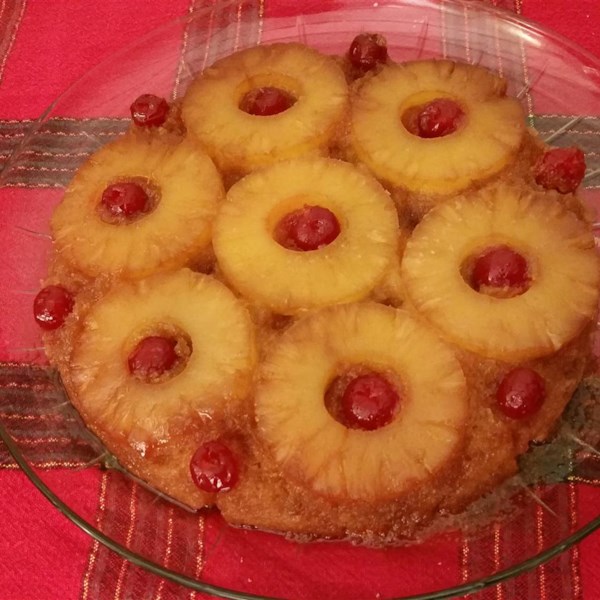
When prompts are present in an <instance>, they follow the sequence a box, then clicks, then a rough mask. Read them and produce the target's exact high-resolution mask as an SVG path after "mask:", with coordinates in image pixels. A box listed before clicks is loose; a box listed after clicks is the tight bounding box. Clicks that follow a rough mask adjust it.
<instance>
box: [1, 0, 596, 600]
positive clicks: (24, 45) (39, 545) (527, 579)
mask: <svg viewBox="0 0 600 600" xmlns="http://www.w3.org/2000/svg"><path fill="white" fill-rule="evenodd" d="M477 1H478V0H473V2H477ZM212 2H213V0H191V1H190V0H172V1H171V2H168V3H167V2H161V1H160V0H128V1H127V2H122V1H121V0H103V2H90V1H88V0H71V1H69V2H66V1H65V2H63V1H61V0H50V1H42V0H2V1H1V2H0V168H1V165H2V164H3V162H4V161H5V160H6V159H7V157H8V156H9V154H10V152H11V150H12V148H13V147H14V145H15V144H17V143H18V142H19V140H20V139H21V138H22V137H23V136H24V132H25V129H26V127H27V126H28V124H29V123H30V122H31V120H32V119H35V118H37V117H38V116H39V115H40V114H41V113H42V112H43V110H44V109H45V108H46V107H47V106H48V104H49V103H50V102H51V101H52V100H53V99H54V98H56V97H57V96H58V95H59V94H60V93H61V92H62V91H63V90H65V89H66V88H67V87H68V86H69V85H70V84H71V83H72V82H74V81H76V80H77V79H78V78H79V77H81V76H82V75H83V74H85V73H86V72H87V71H88V70H89V69H90V68H91V67H93V66H94V65H95V64H97V63H98V62H99V61H101V60H102V59H103V58H105V57H107V56H108V55H110V53H111V52H113V51H114V50H116V49H118V48H119V47H122V46H123V45H125V44H127V43H129V42H131V41H133V40H135V39H137V38H138V37H139V36H141V35H143V34H144V33H146V32H148V31H151V30H152V29H154V28H155V27H157V26H158V25H160V24H161V23H163V22H165V21H166V20H168V19H171V18H174V17H176V16H179V15H184V14H187V13H189V12H191V11H194V10H197V9H198V8H199V7H200V6H203V5H211V4H212ZM490 3H491V4H494V5H496V6H498V7H501V8H505V9H507V10H511V11H514V12H516V13H517V14H520V15H523V16H525V17H527V18H530V19H533V20H535V21H537V22H539V23H542V24H544V25H547V26H549V27H551V28H553V29H555V30H556V31H558V32H559V33H562V34H563V35H565V36H567V37H569V38H571V39H573V40H575V41H577V42H578V43H579V44H581V45H582V46H583V47H584V48H586V49H587V50H588V51H590V52H592V53H595V54H596V55H600V34H599V25H600V7H599V5H598V3H597V0H579V1H578V2H569V1H568V0H514V1H513V0H490ZM302 4H303V10H305V11H307V12H310V11H316V10H319V8H321V7H322V6H324V5H325V4H327V5H334V4H335V1H327V0H320V1H319V0H308V1H306V2H303V3H302ZM242 5H244V6H242ZM240 6H241V7H242V8H240V10H242V9H243V10H259V9H260V11H261V12H264V14H266V15H285V14H288V13H289V12H290V11H293V10H296V6H297V2H296V1H295V0H265V2H264V4H263V3H252V2H249V3H247V6H246V5H245V4H244V3H241V4H240ZM112 126H114V127H115V130H114V132H111V130H110V124H109V125H107V124H106V123H104V124H102V126H101V129H98V128H99V127H100V125H98V124H97V123H96V124H95V123H88V124H85V126H81V124H80V123H74V122H71V121H69V120H68V119H66V120H65V121H64V122H60V123H58V124H54V125H53V127H55V129H54V130H48V131H47V132H46V135H47V137H48V140H50V144H51V148H52V151H51V153H50V154H51V156H38V157H36V161H37V162H35V163H33V166H31V167H27V168H28V169H30V170H29V171H26V172H24V173H23V179H22V180H20V183H19V181H17V182H15V185H13V186H11V187H7V188H2V189H0V235H1V238H0V242H1V244H2V246H1V247H2V252H1V253H0V261H1V263H0V264H1V265H2V274H3V281H2V287H1V290H0V307H2V310H3V315H2V319H1V320H0V360H2V361H5V362H4V363H2V365H0V418H7V419H11V420H12V421H11V423H12V424H13V425H15V426H16V427H21V429H19V431H21V434H22V438H21V440H22V441H23V443H25V444H29V447H30V448H32V452H37V454H35V455H34V456H35V458H36V464H37V466H39V467H42V468H43V469H45V471H46V474H47V479H48V481H49V482H51V483H53V484H55V485H56V487H57V488H59V489H61V490H66V496H65V498H64V499H65V500H66V501H67V502H68V503H70V504H72V505H73V506H75V507H77V508H78V509H79V510H80V511H81V512H82V513H83V514H87V515H91V516H93V518H96V519H102V518H103V515H106V514H107V511H108V510H109V508H110V510H121V511H124V514H126V515H128V518H129V523H130V526H129V528H128V529H127V530H126V531H114V532H113V534H114V536H115V537H116V538H119V536H120V537H121V538H124V539H131V538H132V537H135V536H142V535H143V533H141V532H140V528H139V527H137V528H136V523H139V522H143V523H145V525H146V527H148V523H149V522H150V521H148V519H151V517H150V516H149V515H145V514H143V513H142V512H141V511H142V510H143V508H142V507H143V506H144V503H143V502H142V501H141V497H140V494H144V493H146V492H144V491H143V490H140V489H139V488H137V486H134V485H132V484H131V483H130V482H127V481H123V480H122V479H120V478H118V477H114V476H113V474H110V473H107V472H101V471H100V470H98V469H84V468H83V467H84V466H85V465H86V464H88V462H89V460H90V459H91V455H89V450H88V449H87V448H86V447H85V445H84V444H82V445H81V447H80V448H78V449H76V450H75V451H74V450H73V448H72V445H71V444H69V443H67V442H66V441H65V440H67V441H68V439H67V433H68V432H69V423H68V422H62V421H61V422H60V423H57V422H54V423H53V422H44V421H41V420H40V419H39V414H38V413H36V410H37V409H36V407H35V406H34V405H28V404H27V399H28V398H30V396H31V391H32V390H35V391H36V394H38V396H39V395H40V394H46V393H47V401H48V402H58V401H59V399H57V398H55V397H54V396H53V389H54V388H53V386H52V382H49V381H47V380H45V379H44V375H43V374H41V373H40V372H38V371H31V372H27V373H26V375H23V372H22V370H21V367H19V366H18V365H17V366H15V365H14V364H13V362H14V361H15V360H17V359H16V358H15V356H14V353H11V352H10V348H11V344H12V340H14V339H16V336H18V335H20V332H19V331H18V330H17V329H16V328H17V327H18V324H19V323H20V322H21V319H20V316H21V314H28V311H29V305H28V304H27V303H26V302H23V299H22V298H17V299H15V298H14V297H13V296H11V295H10V294H9V293H8V290H11V289H15V287H17V286H18V284H19V279H18V273H19V264H20V263H21V261H24V260H27V256H28V252H29V250H28V243H29V242H28V240H27V239H26V238H23V236H22V235H20V234H18V233H15V231H14V230H13V229H11V228H9V227H8V226H6V224H7V223H11V222H14V221H15V219H16V217H15V215H17V216H18V214H19V211H21V210H23V206H25V205H26V204H27V203H28V202H29V200H28V194H29V193H30V192H31V190H32V189H37V188H41V187H43V186H45V185H46V184H47V182H48V181H51V180H53V178H55V177H57V176H59V177H61V176H63V177H66V178H67V179H68V177H69V176H70V173H71V172H72V169H71V168H70V167H69V156H68V154H69V143H68V142H69V139H70V137H71V136H75V135H87V134H89V133H90V132H91V133H92V134H94V135H97V134H101V135H112V134H113V133H115V132H116V131H117V130H118V129H119V127H120V125H119V123H115V124H113V125H112ZM94 127H96V129H93V128H94ZM107 127H108V129H107ZM86 128H87V129H86ZM57 193H58V192H57V191H53V190H49V191H48V190H46V196H45V197H46V198H47V200H46V204H43V203H42V204H40V205H39V207H38V208H37V209H36V211H35V214H33V215H32V221H31V223H32V226H33V225H35V223H36V221H37V222H39V223H40V224H41V223H44V222H46V221H47V219H48V215H49V206H50V205H51V204H52V202H54V201H55V200H56V198H57V195H56V194H57ZM24 306H25V308H24ZM11 361H12V362H11ZM15 405H17V406H19V410H17V411H15V410H14V407H15ZM32 421H35V423H36V428H32V427H31V423H32ZM61 428H64V430H62V429H61ZM61 431H63V435H61ZM597 502H598V496H597V495H593V494H591V493H590V492H589V490H588V489H587V488H585V487H577V488H576V486H575V484H571V486H570V487H569V488H568V491H566V492H565V495H564V503H565V510H566V511H569V514H571V518H572V520H573V524H574V523H575V522H576V520H577V519H578V518H584V517H585V515H586V511H589V513H590V514H592V513H593V512H595V513H597V512H598V506H597ZM594 503H595V504H594ZM0 507H1V510H0V531H1V532H2V536H0V564H1V565H2V569H0V600H38V599H46V598H48V599H53V598H57V599H58V598H60V599H64V600H75V599H81V600H83V599H86V600H104V599H105V598H120V599H136V600H137V599H138V598H139V599H141V598H148V599H154V600H158V599H180V598H181V599H183V598H201V597H203V596H202V595H201V594H195V593H194V592H190V591H189V590H186V589H183V588H181V587H178V586H176V585H174V584H172V583H167V582H165V581H164V580H161V579H160V578H158V577H155V576H153V575H150V574H148V573H146V572H144V571H142V570H141V569H139V568H137V567H135V566H133V565H131V564H129V563H126V562H125V561H123V560H121V559H120V558H119V557H117V556H116V555H114V554H113V553H111V552H110V551H108V550H106V549H105V548H103V547H101V546H99V545H98V544H97V543H93V541H92V540H91V538H90V537H89V536H87V535H86V534H84V533H83V532H81V531H79V530H78V529H77V528H76V527H74V526H73V525H72V524H70V523H69V522H68V521H67V519H66V518H65V517H63V516H62V515H61V514H60V513H59V512H58V511H57V510H55V509H54V508H53V507H52V506H51V505H50V504H49V503H48V502H47V501H46V500H45V499H43V498H42V496H41V495H40V493H39V492H38V491H37V490H35V489H34V487H33V486H32V485H31V484H30V483H29V482H28V480H27V479H26V478H25V477H24V475H23V474H22V473H21V472H20V471H19V470H18V468H17V467H16V465H15V464H14V461H13V460H12V459H11V458H10V456H9V455H8V453H7V452H6V449H5V448H3V447H2V446H1V444H0ZM178 518H180V517H179V516H178V511H175V510H173V511H171V512H169V513H167V518H166V520H165V521H161V522H156V523H152V527H153V528H154V529H153V531H157V532H158V535H157V536H156V537H157V539H160V540H161V542H160V543H163V544H164V553H165V554H164V556H165V560H166V561H167V563H168V562H169V561H171V562H170V564H177V565H181V564H184V563H185V564H184V567H185V570H186V571H187V572H190V573H196V574H199V573H200V570H201V569H202V561H203V557H204V555H205V553H206V552H207V550H206V549H207V548H208V549H209V551H210V549H211V548H213V547H214V545H215V540H216V539H217V538H218V536H219V535H221V534H222V532H221V530H220V529H219V528H218V527H215V526H214V525H213V526H210V527H205V524H204V522H203V520H202V519H196V520H195V521H194V522H193V523H191V524H190V526H189V527H188V528H187V534H186V537H185V539H179V538H178V539H173V535H172V533H173V531H174V530H175V528H176V527H177V522H176V521H177V519H178ZM540 519H543V517H540ZM536 523H537V524H536ZM540 523H541V524H540ZM524 528H525V529H524V532H525V537H526V538H527V539H529V540H535V539H536V536H537V538H539V536H543V534H544V533H543V522H541V521H540V520H539V519H538V521H537V522H536V520H535V519H532V520H531V522H528V523H525V524H524ZM498 536H500V533H499V534H498ZM498 540H500V537H498V539H496V542H494V540H493V539H492V541H491V542H490V545H489V547H481V546H478V547H472V546H470V545H469V544H467V543H465V544H464V545H463V547H462V550H461V558H460V561H458V562H457V564H456V568H458V569H460V570H461V572H462V576H463V578H464V579H467V578H468V577H469V573H470V571H473V570H474V569H478V568H480V566H481V563H482V561H486V560H495V559H498V560H499V558H498V556H497V552H498V550H497V543H499V541H498ZM139 543H140V544H143V543H153V542H152V541H151V540H147V541H145V540H143V539H140V540H139ZM495 543H496V545H495ZM532 543H533V542H532ZM190 549H192V550H193V552H191V551H190ZM254 551H255V552H254V554H255V565H254V566H253V567H252V568H254V569H255V572H256V577H257V578H261V577H262V578H263V579H265V578H266V579H268V578H269V577H271V578H273V581H275V582H276V573H273V569H274V567H276V565H275V566H274V565H265V564H264V562H262V559H263V558H264V556H265V554H263V553H262V548H261V547H257V548H255V549H254ZM599 552H600V536H599V535H598V534H596V535H593V536H591V537H590V538H588V539H586V540H585V541H584V542H582V543H581V545H580V546H578V547H577V548H576V549H574V550H572V551H571V552H568V553H565V554H564V555H563V556H561V557H560V558H558V559H555V560H554V561H552V562H550V563H548V564H546V565H545V566H543V567H541V568H539V569H537V570H535V571H533V572H531V573H529V574H527V575H524V576H521V577H519V578H518V579H515V580H513V581H511V582H508V583H506V584H503V585H500V586H497V587H495V588H491V589H489V590H485V591H483V592H481V593H479V594H475V595H473V596H471V597H473V598H476V599H477V600H571V599H573V600H596V599H597V598H600V576H599V575H598V571H597V564H598V562H597V561H598V559H597V557H598V556H599ZM235 560H236V557H223V560H222V561H220V562H219V568H222V569H227V568H232V569H233V568H235V567H236V565H235ZM186 561H187V562H186ZM228 561H230V562H228ZM210 568H213V569H214V568H215V567H210ZM204 575H205V576H208V577H216V576H218V573H216V572H212V573H211V572H208V573H207V572H206V570H205V571H204ZM312 576H313V577H314V578H315V579H318V578H319V577H334V578H335V577H336V576H337V577H339V578H342V577H343V574H331V573H330V572H329V571H328V568H327V564H326V561H320V562H319V563H318V564H317V563H315V565H314V572H313V573H312ZM413 576H414V577H415V578H416V580H419V579H422V580H425V581H430V582H431V584H432V586H435V583H436V581H441V580H443V577H444V573H443V572H442V571H440V572H439V573H431V572H429V573H427V572H423V570H422V569H419V564H418V559H417V560H416V562H415V567H414V575H413ZM238 583H239V585H240V586H242V585H244V583H245V582H244V581H240V582H238ZM274 585H275V586H276V584H274ZM381 590H382V597H384V596H385V582H383V583H382V587H381ZM298 597H306V596H305V595H303V592H302V590H299V592H298ZM374 597H376V596H375V595H374Z"/></svg>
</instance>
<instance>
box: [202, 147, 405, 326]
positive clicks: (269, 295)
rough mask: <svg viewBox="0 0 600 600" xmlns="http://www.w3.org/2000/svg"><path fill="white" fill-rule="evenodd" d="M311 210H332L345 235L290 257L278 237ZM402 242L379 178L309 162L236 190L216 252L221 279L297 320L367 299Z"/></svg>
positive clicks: (268, 172) (336, 164) (220, 224)
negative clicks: (283, 223) (292, 219)
mask: <svg viewBox="0 0 600 600" xmlns="http://www.w3.org/2000/svg"><path fill="white" fill-rule="evenodd" d="M305 204H318V205H319V206H322V207H324V208H327V209H329V210H330V211H332V212H333V213H334V214H335V216H336V217H337V219H338V221H339V223H340V227H341V232H340V234H339V235H338V237H337V238H336V239H335V240H334V241H333V242H332V243H331V244H329V245H327V246H325V247H323V248H320V249H319V250H314V251H310V252H298V251H294V250H288V249H287V248H284V247H283V246H281V245H279V244H278V243H277V242H276V241H275V240H274V239H273V230H274V229H275V226H276V224H277V222H278V221H279V220H280V219H281V218H282V217H283V216H284V215H286V214H287V213H290V212H292V211H294V210H296V209H298V208H301V207H302V206H304V205H305ZM397 239H398V217H397V213H396V209H395V207H394V204H393V202H392V200H391V199H390V197H389V196H388V194H387V193H386V192H385V191H384V189H383V188H382V187H381V186H380V185H379V183H377V181H376V180H375V179H373V178H371V177H369V176H368V175H365V174H364V173H362V172H360V171H358V170H357V169H356V168H355V167H354V166H352V165H350V164H348V163H345V162H342V161H338V160H333V159H325V158H312V159H309V158H304V159H296V160H291V161H286V162H280V163H276V164H274V165H271V166H270V167H268V168H267V169H264V170H262V171H256V172H254V173H251V174H250V175H247V176H246V177H245V178H244V179H242V180H240V181H239V182H238V183H236V184H235V185H234V186H233V187H232V188H231V189H230V190H229V192H228V194H227V198H226V201H225V203H224V204H223V205H222V207H221V210H220V212H219V215H218V216H217V220H216V221H215V227H214V235H213V245H214V250H215V254H216V255H217V259H218V262H219V266H220V267H221V269H222V270H223V273H224V274H225V276H226V277H227V279H228V281H229V282H230V283H231V284H232V285H233V286H234V287H235V288H236V289H237V290H239V291H240V292H241V293H242V294H243V295H244V296H246V297H247V298H249V299H251V300H252V301H254V302H256V303H258V304H261V305H263V306H267V307H269V308H270V309H271V310H273V311H274V312H277V313H281V314H295V313H298V312H300V311H302V310H305V309H310V308H318V307H321V306H325V305H329V304H339V303H342V302H351V301H354V300H360V299H362V298H364V297H365V296H367V295H368V294H369V292H370V291H371V290H372V289H373V288H374V287H375V286H376V285H377V284H378V283H379V281H381V280H382V278H383V277H384V275H385V274H386V271H387V269H388V266H389V265H391V263H392V261H393V259H394V256H395V253H396V249H397Z"/></svg>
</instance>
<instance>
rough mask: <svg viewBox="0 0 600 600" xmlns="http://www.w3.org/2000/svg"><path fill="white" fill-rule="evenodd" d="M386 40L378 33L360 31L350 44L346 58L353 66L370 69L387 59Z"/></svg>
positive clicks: (361, 69) (365, 69) (362, 69)
mask: <svg viewBox="0 0 600 600" xmlns="http://www.w3.org/2000/svg"><path fill="white" fill-rule="evenodd" d="M387 57H388V51H387V42H386V40H385V38H384V37H383V36H382V35H379V34H378V33H361V34H360V35H357V36H356V37H355V38H354V40H352V43H351V44H350V50H349V51H348V58H349V60H350V63H351V64H352V66H353V67H355V68H357V69H359V70H360V71H364V72H366V71H370V70H372V69H374V68H375V67H376V66H377V65H381V64H384V63H385V62H386V61H387Z"/></svg>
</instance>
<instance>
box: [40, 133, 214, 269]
mask: <svg viewBox="0 0 600 600" xmlns="http://www.w3.org/2000/svg"><path fill="white" fill-rule="evenodd" d="M132 178H135V179H147V180H149V181H150V182H151V183H152V184H153V185H155V186H156V187H157V188H158V189H159V192H160V200H159V202H158V203H157V205H156V207H155V208H154V210H153V211H152V212H150V213H148V214H147V215H144V216H143V217H142V218H140V219H138V220H137V221H135V222H133V223H129V224H127V225H113V224H110V223H107V222H105V221H103V220H102V218H101V217H100V214H99V212H98V210H97V205H98V203H99V201H100V198H101V197H102V192H103V191H104V189H105V188H106V187H107V186H108V185H109V184H111V183H114V182H115V181H119V180H123V179H124V180H127V179H132ZM223 196H224V190H223V184H222V181H221V177H220V175H219V173H218V172H217V170H216V168H215V166H214V165H213V163H212V161H211V160H210V158H208V156H206V154H205V153H204V152H203V151H202V150H201V149H200V148H199V147H198V146H197V145H196V144H195V143H193V142H191V141H189V140H186V141H183V142H182V143H180V144H177V145H174V144H169V143H165V142H164V141H160V140H150V141H140V140H139V139H138V138H137V137H134V136H125V137H124V138H121V139H119V140H117V141H115V142H112V143H110V144H107V145H106V146H104V147H103V148H102V149H100V150H99V151H98V152H96V153H95V154H94V155H93V156H92V157H91V158H90V159H89V161H88V162H87V163H86V164H85V165H84V166H83V167H82V168H81V169H80V170H79V171H78V172H77V174H76V175H75V177H74V179H73V180H72V182H71V183H70V184H69V187H68V188H67V191H66V192H65V196H64V198H63V201H62V202H61V203H60V204H59V205H58V206H57V207H56V209H55V211H54V214H53V215H52V221H51V228H52V232H53V237H54V243H55V247H56V250H57V252H58V254H59V255H60V256H61V257H62V258H64V259H65V260H66V261H67V262H68V263H69V264H70V265H72V266H74V267H75V268H77V269H78V270H79V271H81V272H82V273H84V274H85V275H88V276H90V277H97V276H98V275H101V274H103V273H115V274H119V275H121V276H122V277H124V278H135V279H139V278H142V277H146V276H148V275H150V274H152V273H154V272H155V271H162V270H167V269H175V268H178V267H181V266H184V265H186V264H187V263H189V262H190V261H191V260H192V259H194V258H195V257H197V256H198V254H200V253H202V252H203V251H204V250H206V249H208V247H209V246H210V242H211V225H212V221H213V219H214V216H215V214H216V211H217V204H218V202H219V201H220V200H221V199H222V197H223Z"/></svg>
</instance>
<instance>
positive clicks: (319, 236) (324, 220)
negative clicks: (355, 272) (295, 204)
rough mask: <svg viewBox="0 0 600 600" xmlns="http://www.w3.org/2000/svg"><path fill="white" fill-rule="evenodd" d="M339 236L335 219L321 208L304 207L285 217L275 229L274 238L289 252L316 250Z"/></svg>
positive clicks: (338, 224) (337, 223)
mask: <svg viewBox="0 0 600 600" xmlns="http://www.w3.org/2000/svg"><path fill="white" fill-rule="evenodd" d="M339 234H340V223H339V221H338V220H337V217H336V216H335V215H334V214H333V213H332V212H331V211H330V210H329V209H327V208H323V207H322V206H304V207H303V208H300V209H298V210H295V211H293V212H291V213H288V214H287V215H285V216H284V217H283V218H282V219H281V220H280V221H279V223H278V224H277V226H276V228H275V233H274V237H275V239H276V241H277V242H278V243H279V244H281V245H282V246H283V247H284V248H288V249H289V250H303V251H308V250H318V249H319V248H322V247H324V246H327V245H329V244H331V242H333V241H334V240H335V239H336V238H337V236H338V235H339Z"/></svg>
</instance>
